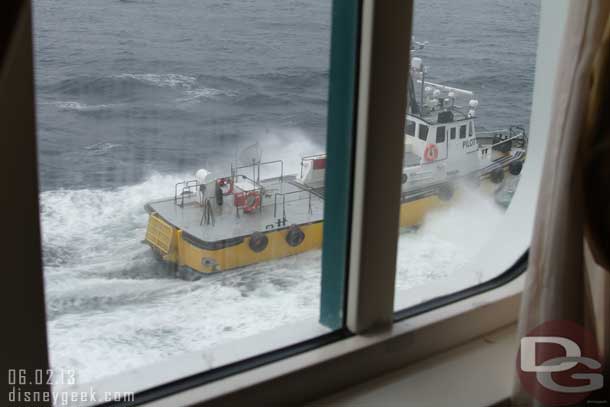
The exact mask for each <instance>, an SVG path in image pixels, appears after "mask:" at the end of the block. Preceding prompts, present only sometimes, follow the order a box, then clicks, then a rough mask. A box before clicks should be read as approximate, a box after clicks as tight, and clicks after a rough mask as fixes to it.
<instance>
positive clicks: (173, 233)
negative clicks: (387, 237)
mask: <svg viewBox="0 0 610 407" xmlns="http://www.w3.org/2000/svg"><path fill="white" fill-rule="evenodd" d="M441 203H442V201H441V200H440V199H439V198H438V197H437V196H436V195H433V196H428V197H425V198H421V199H417V200H413V201H410V202H405V203H403V204H402V205H401V208H400V226H402V227H409V226H416V225H418V224H420V223H421V222H422V221H423V218H424V216H425V214H426V213H427V212H428V211H429V210H430V209H432V208H434V207H437V206H439V205H441ZM298 226H299V228H300V229H301V230H302V231H303V233H304V234H305V238H304V240H303V241H302V242H301V243H300V244H299V245H298V246H296V247H292V246H290V245H289V244H288V243H287V242H286V235H287V234H288V231H289V228H288V227H285V228H282V229H276V230H272V231H268V232H264V233H265V235H266V237H267V239H268V244H267V246H266V247H265V249H264V250H262V251H260V252H258V253H257V252H254V251H253V250H252V249H250V245H249V242H250V236H243V238H238V239H236V240H235V241H233V242H231V243H229V244H226V245H225V246H224V247H220V248H214V249H210V248H205V246H206V244H205V242H198V241H197V239H195V238H193V237H192V236H189V235H188V234H186V233H185V232H184V231H182V230H180V229H178V228H176V227H174V226H172V225H171V224H169V223H168V222H166V221H165V220H164V219H162V218H161V217H160V216H159V215H158V214H157V213H154V212H153V213H151V214H150V216H149V221H148V227H147V231H146V243H148V244H149V245H150V246H151V247H152V248H153V251H154V252H155V253H156V255H157V257H159V258H160V259H162V260H163V261H165V262H167V263H169V264H173V265H175V266H177V267H181V268H187V269H190V270H194V271H197V272H201V273H206V274H207V273H213V272H218V271H226V270H231V269H235V268H238V267H243V266H248V265H250V264H256V263H262V262H266V261H269V260H273V259H279V258H282V257H286V256H292V255H295V254H299V253H303V252H307V251H310V250H314V249H319V248H321V247H322V235H323V222H322V221H320V222H315V223H309V224H302V225H298Z"/></svg>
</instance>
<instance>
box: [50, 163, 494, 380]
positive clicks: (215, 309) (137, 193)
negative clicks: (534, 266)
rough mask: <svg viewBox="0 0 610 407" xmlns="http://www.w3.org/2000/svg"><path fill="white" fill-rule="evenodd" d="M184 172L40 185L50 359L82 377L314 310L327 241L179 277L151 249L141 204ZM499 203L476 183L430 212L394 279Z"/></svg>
mask: <svg viewBox="0 0 610 407" xmlns="http://www.w3.org/2000/svg"><path fill="white" fill-rule="evenodd" d="M185 177H186V175H173V176H170V175H160V174H155V175H152V176H150V177H149V178H148V179H147V180H146V181H144V182H142V183H140V184H136V185H132V186H125V187H121V188H116V189H108V190H104V189H84V190H56V191H47V192H43V193H42V194H41V203H42V209H41V219H42V231H43V245H44V250H45V282H46V296H47V313H48V317H49V322H48V328H49V338H50V351H51V352H50V353H51V360H52V364H53V366H55V367H66V368H68V367H69V368H77V369H79V374H80V380H81V381H83V382H86V381H90V380H94V379H98V378H100V377H101V376H105V375H111V374H115V373H118V372H120V371H124V370H126V369H130V368H135V367H139V366H142V365H145V364H149V363H152V362H155V361H159V360H162V359H164V358H167V357H170V356H171V355H177V354H180V353H182V352H186V351H194V350H200V349H203V348H206V347H209V346H213V345H214V344H216V343H226V342H227V341H230V340H233V339H238V338H244V337H248V336H250V335H254V334H256V333H260V332H262V331H266V330H269V329H273V328H275V327H278V326H282V325H285V324H289V323H293V322H295V321H299V320H301V319H310V318H316V317H317V313H318V307H319V295H320V261H321V259H320V257H321V253H320V251H313V252H308V253H305V254H302V255H299V256H293V257H289V258H285V259H280V260H277V261H273V262H269V263H265V264H260V265H253V266H249V267H246V268H243V269H240V270H236V271H233V272H229V273H227V274H226V275H222V278H214V279H202V280H200V281H198V282H184V281H181V280H178V279H176V278H174V277H173V275H172V274H171V272H170V271H169V270H168V269H167V268H166V267H165V266H163V265H161V264H160V263H158V262H157V261H156V260H154V259H153V257H152V255H151V253H150V250H149V249H148V247H147V246H145V245H143V244H142V243H141V241H142V239H143V237H144V233H145V228H146V222H147V214H146V213H145V211H144V210H143V205H144V204H145V203H146V202H147V201H149V200H151V199H156V198H159V197H163V196H166V195H167V191H168V186H171V185H173V184H174V183H175V182H177V181H179V180H182V179H184V178H185ZM170 189H171V188H170ZM501 214H502V212H501V210H499V209H498V208H497V207H496V206H495V204H494V203H493V202H491V200H490V198H488V197H485V196H483V195H480V194H478V193H476V192H468V193H467V195H464V196H462V198H461V199H460V200H459V201H458V202H457V204H456V205H455V206H453V207H450V208H446V209H443V210H438V211H434V212H432V213H430V214H429V216H428V217H427V219H426V222H425V224H424V225H423V226H422V227H421V228H420V229H419V230H417V231H410V232H407V233H404V234H403V235H402V236H401V238H400V242H399V261H398V277H397V284H398V288H399V289H401V288H409V287H414V286H418V285H421V284H425V283H426V282H428V281H433V280H437V279H441V278H444V277H446V276H447V275H449V274H450V273H451V272H452V270H456V269H457V268H458V267H459V266H460V265H463V264H465V263H466V262H467V261H468V260H470V259H471V258H472V256H474V255H476V251H477V250H478V247H480V245H481V244H482V243H483V242H484V241H485V240H486V239H488V238H489V237H490V233H492V231H493V229H494V227H495V222H497V221H498V220H499V219H500V218H501ZM473 239H475V240H473Z"/></svg>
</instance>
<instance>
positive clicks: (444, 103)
mask: <svg viewBox="0 0 610 407" xmlns="http://www.w3.org/2000/svg"><path fill="white" fill-rule="evenodd" d="M426 73H427V69H426V67H425V66H424V65H423V63H422V60H421V58H413V59H412V63H411V72H410V74H411V75H410V80H409V91H408V97H409V104H408V105H409V110H408V112H407V115H406V126H405V127H406V128H405V144H404V146H405V152H404V164H403V174H402V193H401V205H400V225H401V226H402V227H413V226H417V225H419V224H420V223H421V222H422V221H423V219H424V216H425V214H426V213H427V212H428V211H429V210H430V209H432V208H434V207H438V206H439V205H445V204H447V202H450V201H451V199H452V198H453V196H454V192H455V190H456V188H457V186H458V185H459V184H460V183H462V182H471V183H474V184H477V185H480V184H481V183H485V184H487V185H501V184H502V182H503V180H504V178H505V175H506V174H511V175H512V176H517V175H519V173H520V172H521V169H522V166H523V161H524V159H525V154H526V151H527V136H526V133H525V130H524V129H523V128H521V127H516V126H512V127H509V128H508V129H503V130H496V131H491V132H478V133H477V131H476V127H475V119H476V109H477V107H478V101H477V100H476V98H475V97H474V93H473V92H471V91H467V90H463V89H458V88H454V87H450V86H445V85H441V84H437V83H432V82H429V81H427V80H426ZM326 159H327V158H326V156H325V155H324V154H320V155H315V156H306V157H302V158H301V169H300V172H299V173H298V174H285V173H284V162H283V161H282V160H273V161H263V160H262V152H261V151H260V148H259V147H258V145H254V146H251V147H250V148H248V149H246V150H245V151H244V152H242V153H241V154H240V159H239V160H237V162H235V163H231V165H230V171H229V172H228V174H227V175H225V176H222V177H214V176H213V175H212V174H211V173H209V172H208V171H206V170H204V169H202V170H199V171H197V173H196V176H195V177H194V179H192V180H185V181H183V182H180V183H178V184H176V185H174V191H173V192H174V194H173V197H171V196H170V197H169V198H166V199H160V200H156V201H152V202H149V203H148V204H146V206H145V209H146V211H147V212H148V214H149V221H148V227H147V230H146V237H145V243H147V244H148V245H149V246H150V247H151V248H152V251H153V253H154V254H155V255H156V257H158V258H159V259H160V260H162V261H163V262H166V263H167V264H170V265H172V266H173V268H174V269H175V270H176V273H177V275H178V276H179V277H181V278H184V279H188V280H193V279H198V278H200V277H202V276H203V275H205V274H208V273H215V272H222V271H227V270H232V269H235V268H239V267H243V266H247V265H250V264H255V263H260V262H266V261H270V260H273V259H278V258H282V257H286V256H291V255H296V254H299V253H303V252H306V251H309V250H313V249H318V248H320V247H321V245H322V231H323V221H324V216H323V209H324V173H325V168H326ZM263 174H265V176H263ZM496 189H499V187H497V188H496Z"/></svg>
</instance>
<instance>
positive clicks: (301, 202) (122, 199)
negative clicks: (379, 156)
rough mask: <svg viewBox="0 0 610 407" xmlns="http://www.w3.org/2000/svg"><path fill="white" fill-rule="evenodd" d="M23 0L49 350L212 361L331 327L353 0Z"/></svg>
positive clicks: (343, 247) (88, 376) (122, 364)
mask: <svg viewBox="0 0 610 407" xmlns="http://www.w3.org/2000/svg"><path fill="white" fill-rule="evenodd" d="M33 3H34V17H35V23H34V27H35V32H34V34H35V45H36V49H35V59H36V68H37V71H36V85H37V89H36V93H37V108H38V114H37V116H38V129H39V131H38V146H39V156H38V157H39V163H40V165H39V167H40V188H41V192H40V201H41V208H42V209H41V213H40V219H41V223H42V245H43V249H44V275H45V282H46V284H45V288H46V301H47V318H48V337H49V344H50V346H49V353H50V360H51V367H53V368H77V369H78V372H77V378H78V384H79V385H84V384H87V383H93V382H97V381H99V380H103V379H104V380H105V378H109V377H113V376H115V375H118V374H122V373H124V372H126V371H128V370H133V369H139V368H145V367H146V368H147V367H148V366H151V365H154V366H158V364H160V363H165V362H168V361H170V360H173V358H175V357H177V356H181V355H187V356H188V355H192V354H194V355H196V356H193V358H195V357H196V358H197V359H198V360H201V364H198V366H199V367H198V368H202V369H204V368H205V369H215V368H217V367H221V366H223V365H226V364H229V363H234V362H237V361H239V360H241V359H242V358H247V357H251V356H257V355H258V354H260V353H261V352H269V351H273V350H276V349H277V348H280V347H287V346H291V345H294V344H298V343H300V342H302V341H304V340H310V339H312V338H318V337H319V336H320V335H326V334H330V333H333V332H335V331H337V330H341V329H343V326H344V324H343V315H344V310H343V304H344V303H345V301H344V282H345V281H346V276H345V275H344V273H345V270H346V268H347V267H346V266H345V264H346V260H345V259H346V252H347V244H346V239H347V230H348V228H349V227H348V226H347V225H349V224H351V222H350V221H349V219H350V218H349V216H350V215H349V213H350V211H349V210H348V209H347V208H348V207H349V203H350V199H351V198H350V196H351V195H349V187H348V186H349V185H351V184H352V183H351V179H350V176H351V175H350V174H351V172H350V169H351V167H350V164H349V160H350V157H352V154H351V152H350V150H348V147H345V146H349V145H352V144H354V143H351V141H350V140H351V138H352V137H353V136H352V131H351V125H352V123H354V116H353V112H352V110H351V109H347V108H346V106H353V105H354V100H353V95H354V93H355V92H354V87H355V83H356V82H355V78H356V76H355V72H356V71H355V65H354V63H352V62H349V61H355V60H356V58H355V55H356V46H357V45H356V44H357V36H356V35H355V34H354V33H351V32H350V31H349V30H351V29H355V28H352V27H357V24H356V23H355V21H357V20H356V19H355V18H356V17H355V16H357V14H358V13H357V12H354V9H353V7H355V6H351V5H348V6H346V7H342V8H341V10H339V11H337V13H338V14H336V15H335V13H334V12H333V13H332V15H331V2H315V4H313V3H312V2H297V3H294V4H292V3H291V5H290V7H276V6H275V5H274V4H272V3H269V2H254V3H252V4H249V5H248V7H246V8H244V7H243V3H240V2H226V1H215V0H213V1H211V2H206V3H205V4H204V3H203V2H201V3H200V2H194V3H192V4H190V5H189V6H185V7H175V5H174V4H173V3H171V2H163V1H159V2H157V1H152V2H151V1H112V2H105V3H104V4H102V3H99V4H96V3H95V2H93V3H91V2H88V1H86V0H74V1H71V2H69V5H68V3H66V4H63V3H62V4H60V3H58V2H55V1H53V0H37V1H35V2H33ZM333 18H334V19H335V20H334V22H333V21H331V20H332V19H333ZM159 27H164V29H163V32H162V35H161V34H160V32H159ZM331 27H332V29H333V30H343V31H341V33H342V34H341V35H338V36H337V38H338V40H337V41H339V42H338V43H337V44H336V45H334V46H336V47H337V49H340V50H341V53H340V54H336V53H332V54H331V49H330V39H331ZM344 32H347V33H344ZM332 37H333V38H335V34H333V36H332ZM269 38H273V39H274V40H273V42H272V43H270V42H269ZM350 55H351V57H350ZM352 57H353V58H352ZM331 60H332V61H333V62H332V63H331ZM346 61H347V62H346ZM329 95H330V96H329ZM329 100H333V101H334V102H331V103H329ZM409 128H410V129H412V127H409ZM410 131H412V130H410ZM327 134H328V138H327ZM327 140H328V141H329V143H327ZM331 140H332V141H333V142H332V143H331V142H330V141H331ZM327 145H329V146H330V145H333V146H335V147H334V149H331V148H330V147H329V149H328V150H327ZM331 163H332V165H331ZM325 180H326V184H325ZM326 186H332V188H331V189H332V190H331V191H329V192H326V191H327V189H326ZM323 215H324V216H323ZM323 236H324V239H323ZM323 242H324V243H323ZM142 243H144V244H142ZM322 265H324V266H322ZM269 344H273V346H270V345H269ZM259 345H260V346H259ZM236 348H239V349H240V352H238V353H239V355H236V352H234V349H236ZM185 357H186V356H185ZM236 358H237V359H236ZM185 360H186V359H185ZM182 368H183V367H180V369H178V370H177V373H176V375H179V374H181V373H179V372H182ZM153 370H154V369H153ZM172 370H173V368H172ZM194 373H199V372H190V373H189V374H194ZM184 374H186V373H184ZM172 379H175V380H177V379H179V377H173V378H172ZM62 384H65V385H69V384H71V383H62ZM54 390H55V389H54ZM60 390H61V389H60Z"/></svg>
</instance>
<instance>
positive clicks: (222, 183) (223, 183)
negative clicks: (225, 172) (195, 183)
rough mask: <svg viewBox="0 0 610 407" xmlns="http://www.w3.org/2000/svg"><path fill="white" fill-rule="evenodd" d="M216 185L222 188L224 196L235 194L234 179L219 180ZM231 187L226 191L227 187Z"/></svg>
mask: <svg viewBox="0 0 610 407" xmlns="http://www.w3.org/2000/svg"><path fill="white" fill-rule="evenodd" d="M216 185H218V186H219V187H220V189H221V190H222V194H223V195H230V194H232V193H233V179H232V178H231V177H227V178H218V179H217V180H216ZM227 185H228V186H229V189H226V190H225V187H226V186H227Z"/></svg>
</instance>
